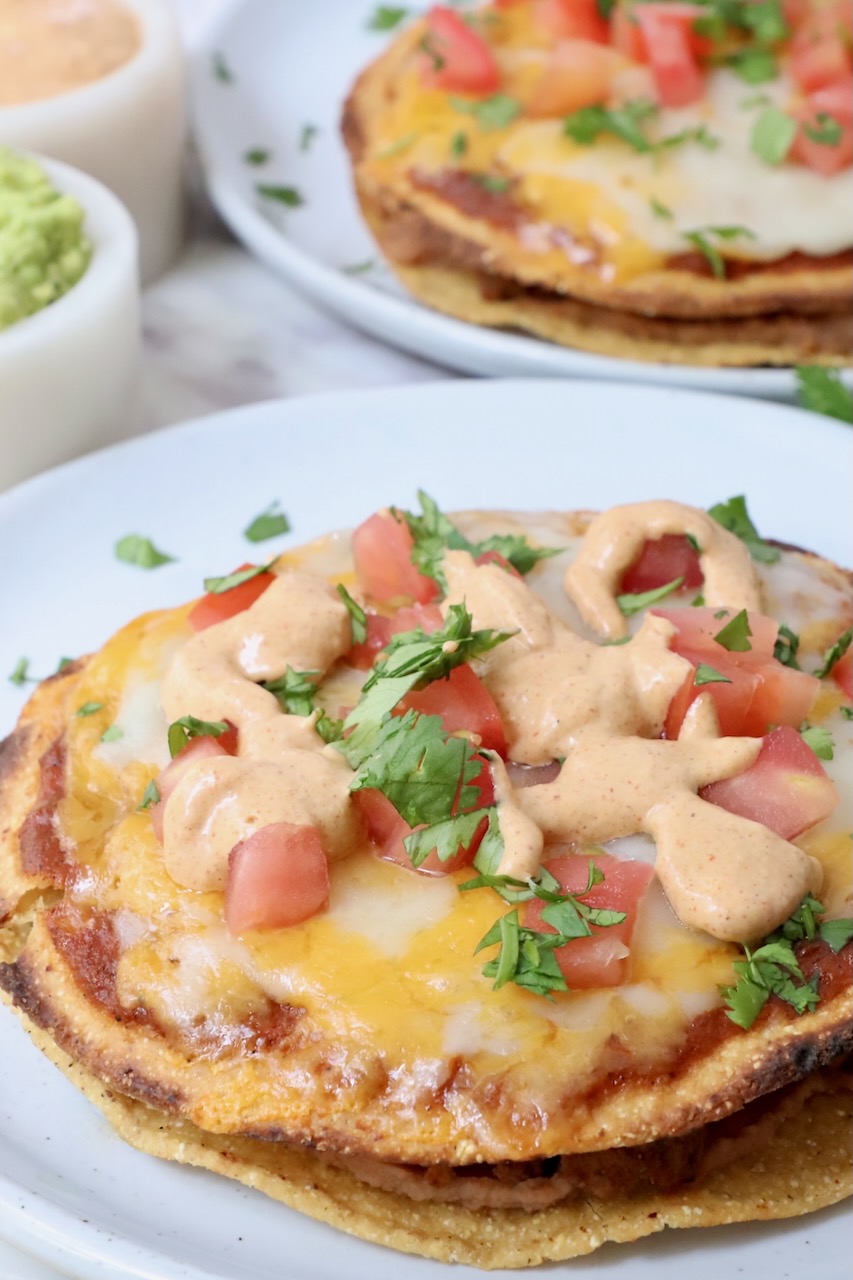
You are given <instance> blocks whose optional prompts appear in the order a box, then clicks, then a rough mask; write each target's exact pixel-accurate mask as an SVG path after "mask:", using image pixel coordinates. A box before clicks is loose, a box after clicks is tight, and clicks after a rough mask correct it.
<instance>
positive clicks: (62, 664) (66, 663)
mask: <svg viewBox="0 0 853 1280" xmlns="http://www.w3.org/2000/svg"><path fill="white" fill-rule="evenodd" d="M73 662H74V659H73V658H60V659H59V662H58V663H57V664H56V674H57V675H59V674H60V672H62V671H65V670H66V668H67V667H70V666H71V665H72V664H73Z"/></svg>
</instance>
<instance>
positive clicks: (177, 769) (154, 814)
mask: <svg viewBox="0 0 853 1280" xmlns="http://www.w3.org/2000/svg"><path fill="white" fill-rule="evenodd" d="M236 751H237V730H236V729H234V728H233V726H232V729H230V730H229V731H228V733H223V734H220V736H219V737H218V738H212V737H211V736H210V735H209V734H204V735H202V736H201V737H198V738H190V740H189V742H188V743H187V744H186V746H185V747H182V748H181V750H180V751H179V752H178V754H177V755H176V756H175V758H174V760H172V761H171V762H170V763H169V764H167V765H166V768H165V769H164V770H163V772H162V773H161V774H160V776H159V777H158V779H157V790H158V791H159V793H160V800H159V802H158V803H157V804H152V806H151V808H150V809H149V811H148V812H149V813H150V814H151V825H152V826H153V828H154V834H155V836H156V837H157V839H158V840H159V841H160V842H161V844H162V842H163V814H164V812H165V809H166V801H167V800H168V799H169V796H170V795H171V794H172V792H173V791H174V790H175V787H176V786H177V785H178V783H179V782H180V780H181V778H182V777H183V775H184V774H185V773H186V771H187V768H188V766H189V765H191V764H197V763H198V761H199V760H212V759H213V758H214V757H215V756H228V755H234V754H236Z"/></svg>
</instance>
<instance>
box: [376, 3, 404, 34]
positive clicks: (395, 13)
mask: <svg viewBox="0 0 853 1280" xmlns="http://www.w3.org/2000/svg"><path fill="white" fill-rule="evenodd" d="M408 13H409V10H408V9H402V8H396V7H394V6H392V5H387V4H380V5H377V7H376V8H375V9H374V10H373V13H372V14H371V15H370V17H369V18H368V20H367V29H368V31H393V30H394V28H395V27H398V26H399V25H400V23H401V22H402V21H403V19H404V18H405V17H407V16H408Z"/></svg>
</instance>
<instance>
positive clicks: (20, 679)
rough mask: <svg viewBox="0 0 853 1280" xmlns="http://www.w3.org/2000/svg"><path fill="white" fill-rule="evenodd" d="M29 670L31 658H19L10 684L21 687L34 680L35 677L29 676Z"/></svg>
mask: <svg viewBox="0 0 853 1280" xmlns="http://www.w3.org/2000/svg"><path fill="white" fill-rule="evenodd" d="M29 669H30V660H29V658H19V659H18V661H17V662H16V663H15V667H14V670H13V671H12V672H11V673H10V674H9V676H8V680H9V683H10V684H16V685H18V686H20V685H22V684H26V683H27V681H28V680H33V679H34V677H33V676H31V675H29V674H28V672H29Z"/></svg>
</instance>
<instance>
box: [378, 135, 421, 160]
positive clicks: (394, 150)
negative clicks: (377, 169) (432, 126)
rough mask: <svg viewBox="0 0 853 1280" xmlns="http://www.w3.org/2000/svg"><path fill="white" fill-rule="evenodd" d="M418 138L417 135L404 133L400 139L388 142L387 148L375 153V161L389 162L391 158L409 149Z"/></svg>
mask: <svg viewBox="0 0 853 1280" xmlns="http://www.w3.org/2000/svg"><path fill="white" fill-rule="evenodd" d="M419 137H420V134H419V133H415V132H413V133H404V134H403V136H402V138H398V139H397V141H396V142H390V143H389V144H388V146H387V147H383V148H382V150H381V151H377V152H376V158H377V160H390V159H392V157H393V156H399V155H402V153H403V152H404V151H408V149H409V147H411V146H412V145H413V143H415V142H417V140H418V138H419Z"/></svg>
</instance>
